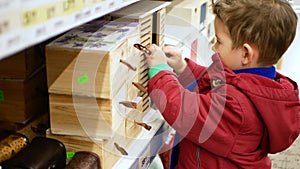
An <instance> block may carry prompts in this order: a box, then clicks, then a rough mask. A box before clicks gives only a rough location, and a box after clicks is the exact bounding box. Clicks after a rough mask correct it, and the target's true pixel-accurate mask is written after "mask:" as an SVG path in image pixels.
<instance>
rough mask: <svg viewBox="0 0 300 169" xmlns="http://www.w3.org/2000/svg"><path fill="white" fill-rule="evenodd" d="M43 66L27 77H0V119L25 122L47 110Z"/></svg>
mask: <svg viewBox="0 0 300 169" xmlns="http://www.w3.org/2000/svg"><path fill="white" fill-rule="evenodd" d="M48 108H49V103H48V93H47V83H46V72H45V67H41V69H38V70H37V72H36V73H35V74H34V75H32V77H31V78H29V79H19V80H16V79H0V120H1V121H8V122H16V123H26V122H27V121H28V120H30V119H31V118H33V117H34V116H36V115H38V114H43V113H46V112H48Z"/></svg>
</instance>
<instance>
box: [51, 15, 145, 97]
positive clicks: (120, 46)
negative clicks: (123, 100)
mask: <svg viewBox="0 0 300 169" xmlns="http://www.w3.org/2000/svg"><path fill="white" fill-rule="evenodd" d="M137 30H138V27H137V24H136V23H127V22H115V21H112V22H108V21H94V22H91V23H88V24H84V25H82V26H80V27H78V28H76V29H74V30H72V31H70V32H68V33H66V34H65V35H63V36H62V37H60V38H58V39H56V40H54V41H53V42H51V43H50V44H48V45H47V46H46V64H47V80H48V86H49V88H50V87H51V86H52V85H53V83H54V81H55V80H56V79H57V78H59V77H60V76H61V74H62V72H64V75H66V76H67V77H64V78H61V79H60V82H62V83H63V86H61V84H58V83H57V84H58V85H59V86H56V87H53V88H52V89H53V90H60V91H64V92H66V93H70V92H72V93H73V94H74V93H76V94H79V95H80V94H82V93H83V94H85V95H89V96H94V97H99V98H107V99H111V98H112V97H113V95H114V94H115V93H116V92H117V90H118V89H117V88H118V87H117V86H118V85H121V81H118V82H120V83H115V84H114V83H113V79H114V78H115V77H118V76H119V75H120V74H119V73H118V72H117V70H118V67H119V65H120V64H121V63H120V61H121V60H125V59H126V57H128V56H129V55H132V54H131V53H129V51H132V50H131V49H130V48H133V47H132V44H129V43H128V37H132V36H135V35H136V32H137ZM137 58H138V59H139V57H137ZM133 66H135V65H133ZM74 84H76V85H79V88H80V89H79V90H77V89H76V86H75V89H74V86H73V88H72V85H74ZM83 84H84V85H83ZM87 85H92V86H90V87H91V88H87V87H86V86H87ZM80 86H85V87H84V88H82V87H80ZM94 86H96V87H94ZM112 86H114V88H112ZM113 90H115V91H113ZM114 92H115V93H114Z"/></svg>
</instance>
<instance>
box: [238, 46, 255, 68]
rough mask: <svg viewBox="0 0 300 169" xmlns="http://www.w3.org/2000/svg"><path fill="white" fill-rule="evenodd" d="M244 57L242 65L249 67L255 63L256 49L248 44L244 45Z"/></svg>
mask: <svg viewBox="0 0 300 169" xmlns="http://www.w3.org/2000/svg"><path fill="white" fill-rule="evenodd" d="M242 50H243V57H242V60H241V62H242V64H243V65H249V64H253V62H255V48H253V47H252V46H251V45H249V44H248V43H244V44H243V49H242Z"/></svg>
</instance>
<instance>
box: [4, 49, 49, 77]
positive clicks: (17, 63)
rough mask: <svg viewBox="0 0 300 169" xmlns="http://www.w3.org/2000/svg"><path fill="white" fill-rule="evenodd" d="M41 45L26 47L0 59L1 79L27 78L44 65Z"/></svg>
mask: <svg viewBox="0 0 300 169" xmlns="http://www.w3.org/2000/svg"><path fill="white" fill-rule="evenodd" d="M41 48H42V47H41V46H34V47H30V48H27V49H25V50H23V51H21V52H18V53H16V54H14V55H11V56H9V57H7V58H5V59H2V60H1V61H0V78H1V79H28V78H30V76H32V75H33V73H34V72H35V71H36V70H37V69H38V68H40V67H41V66H43V65H45V56H44V54H43V50H42V49H41Z"/></svg>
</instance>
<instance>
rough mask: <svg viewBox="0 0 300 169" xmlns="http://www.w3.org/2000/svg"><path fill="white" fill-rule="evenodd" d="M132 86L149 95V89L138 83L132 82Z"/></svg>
mask: <svg viewBox="0 0 300 169" xmlns="http://www.w3.org/2000/svg"><path fill="white" fill-rule="evenodd" d="M132 84H133V85H134V86H135V87H136V88H138V89H139V90H140V91H142V92H145V93H147V88H145V87H144V86H143V85H141V84H140V83H137V82H132Z"/></svg>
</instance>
